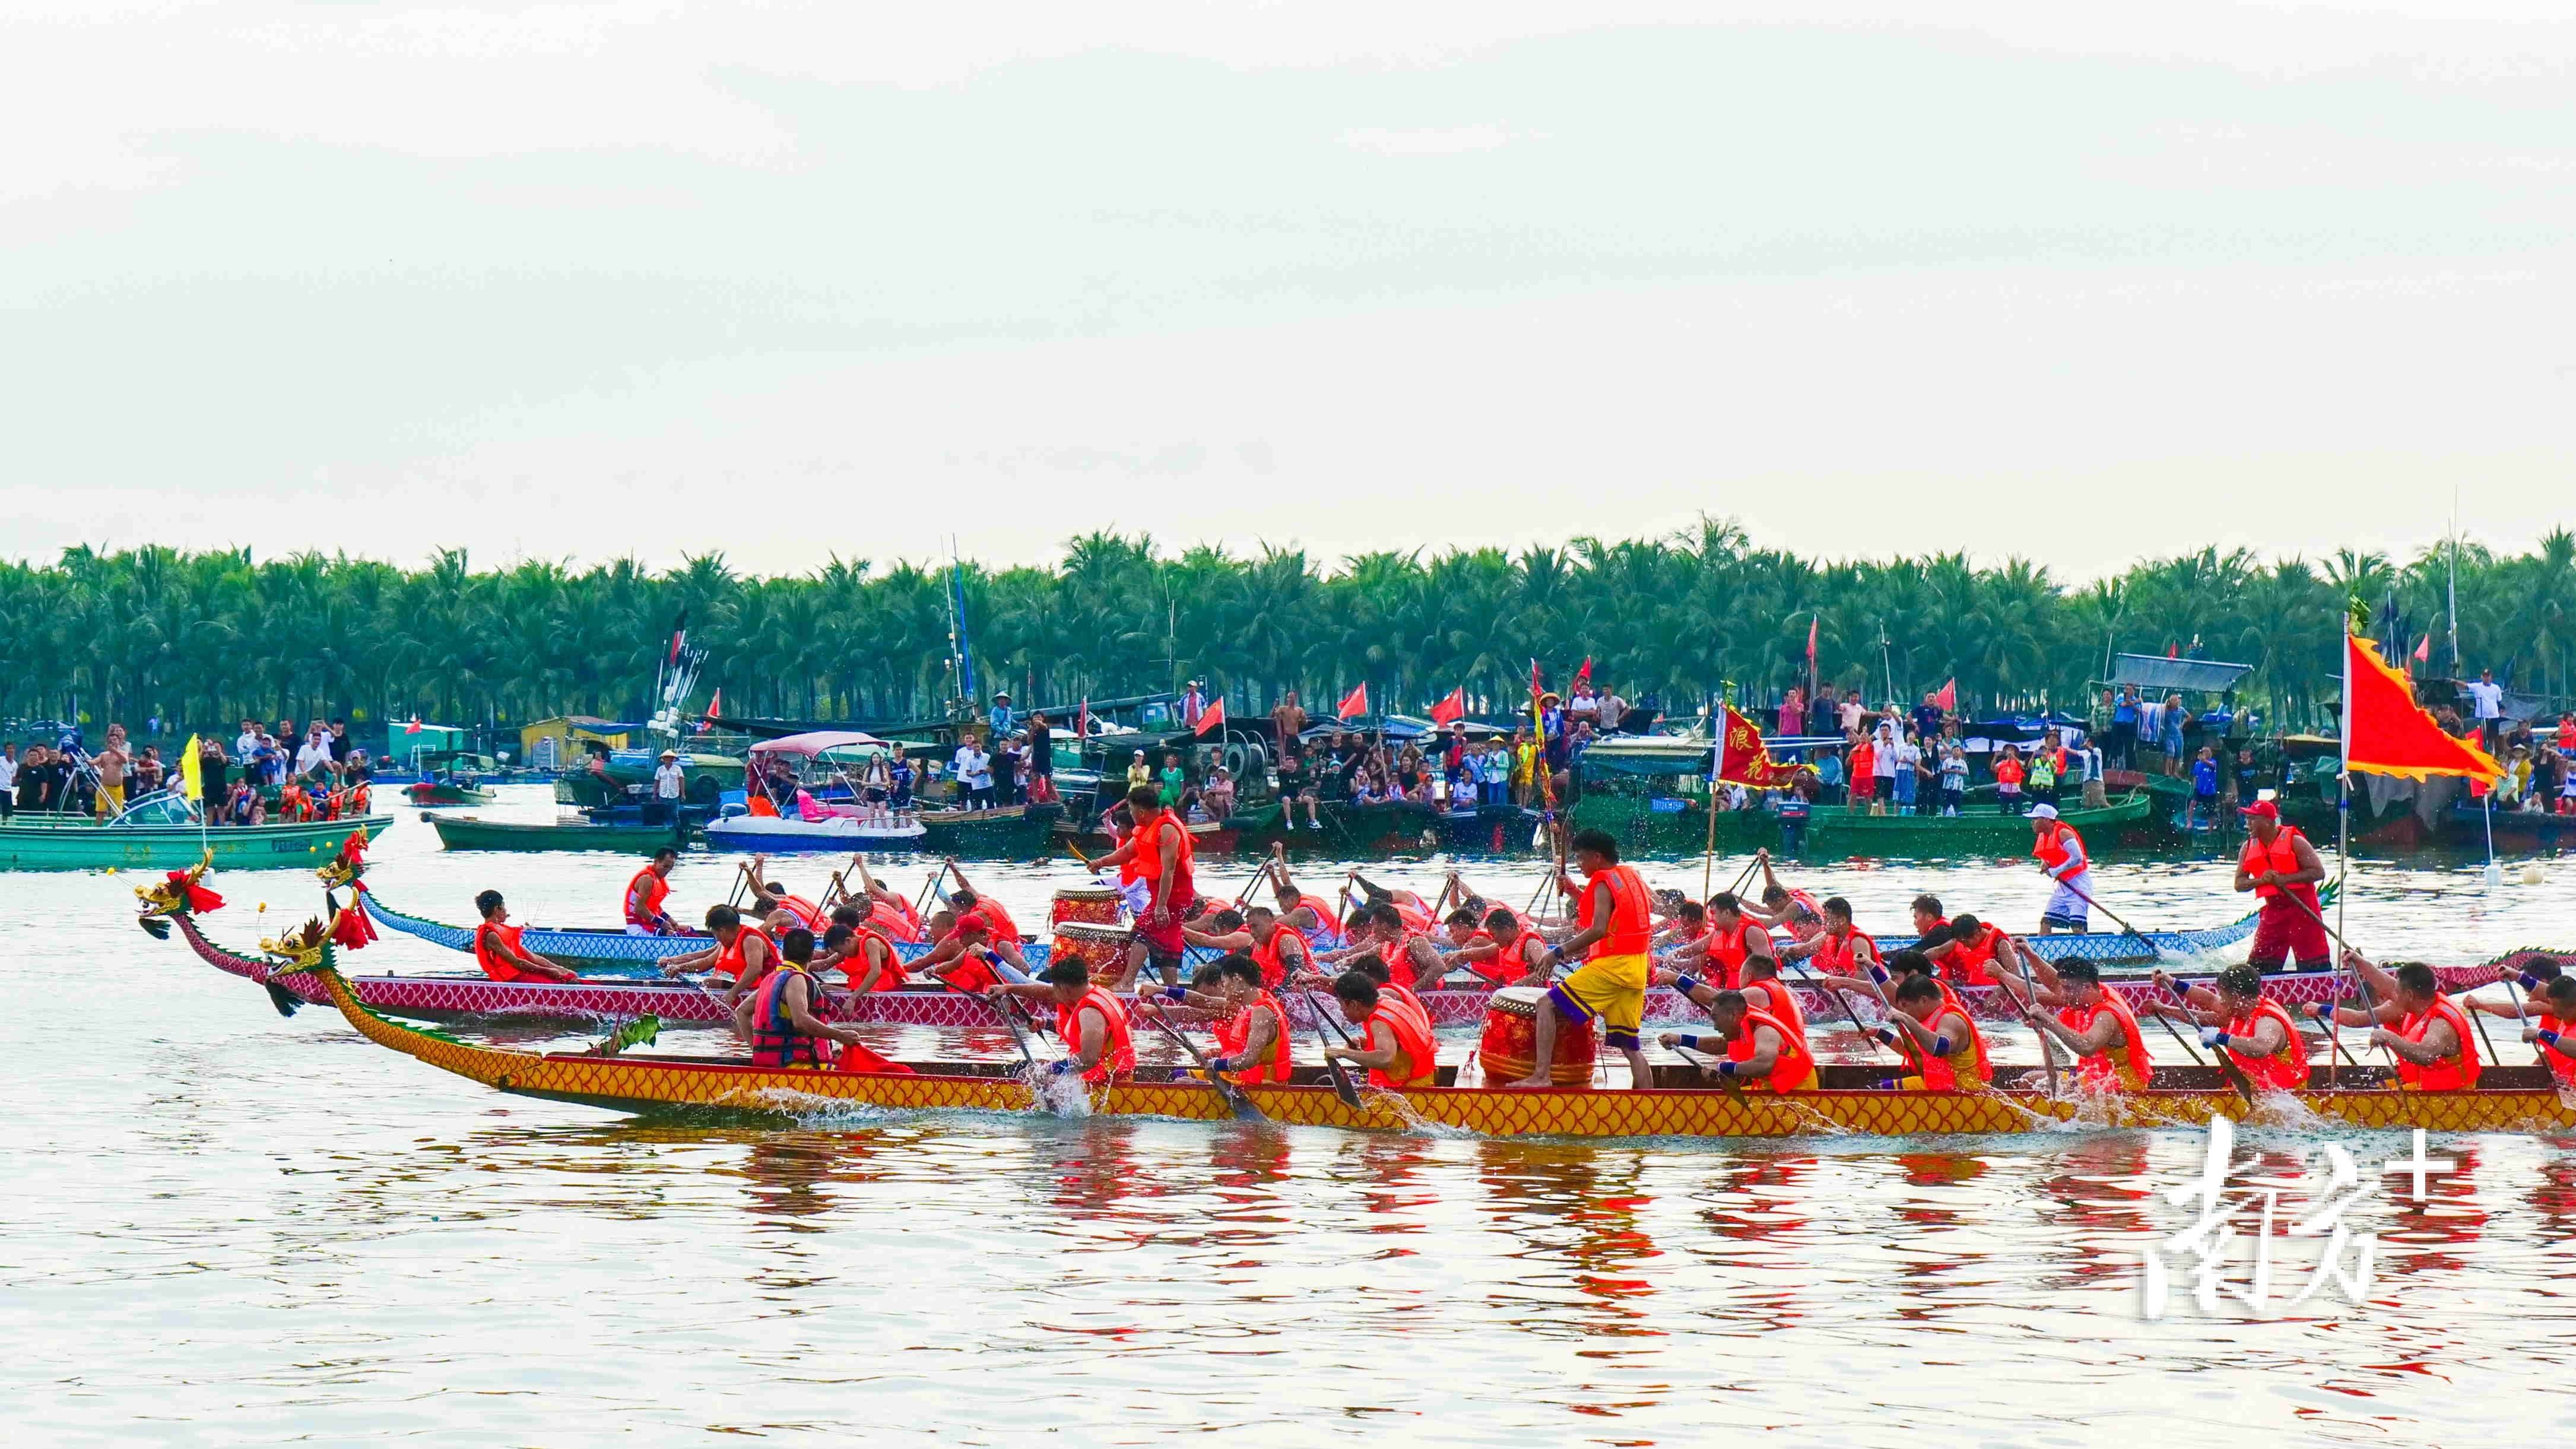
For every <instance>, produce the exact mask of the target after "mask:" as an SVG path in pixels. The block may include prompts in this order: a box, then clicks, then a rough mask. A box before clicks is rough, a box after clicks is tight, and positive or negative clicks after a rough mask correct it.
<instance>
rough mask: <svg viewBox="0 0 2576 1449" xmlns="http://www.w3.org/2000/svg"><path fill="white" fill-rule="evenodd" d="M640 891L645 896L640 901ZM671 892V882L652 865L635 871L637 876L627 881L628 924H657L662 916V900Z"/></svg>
mask: <svg viewBox="0 0 2576 1449" xmlns="http://www.w3.org/2000/svg"><path fill="white" fill-rule="evenodd" d="M639 892H641V893H642V896H643V899H642V900H640V901H639V900H637V899H636V896H637V893H639ZM670 894H671V883H670V882H669V881H666V880H664V879H662V876H661V873H660V872H658V871H656V870H654V869H653V868H652V867H651V866H649V865H648V866H646V867H645V868H644V869H642V870H639V871H637V872H635V878H634V879H633V880H630V881H628V882H627V883H626V924H628V925H630V926H651V925H654V924H656V923H657V922H658V921H659V920H660V919H661V916H662V902H663V901H664V900H665V899H667V898H668V897H669V896H670Z"/></svg>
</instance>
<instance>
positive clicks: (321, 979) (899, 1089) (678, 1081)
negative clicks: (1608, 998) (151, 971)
mask: <svg viewBox="0 0 2576 1449" xmlns="http://www.w3.org/2000/svg"><path fill="white" fill-rule="evenodd" d="M343 934H344V930H343V923H342V921H341V920H340V919H339V917H338V916H337V915H336V914H335V916H334V918H333V920H332V921H331V923H330V924H329V925H327V926H326V925H325V924H324V923H323V922H322V921H320V920H318V919H317V920H315V921H314V922H312V923H311V924H309V925H308V926H306V927H305V928H304V929H303V930H302V931H301V932H299V933H294V934H291V935H290V936H288V937H287V938H285V939H284V940H281V941H275V942H264V943H263V950H264V951H266V952H267V953H268V954H269V956H270V957H271V958H272V959H273V961H274V963H275V964H274V965H273V966H272V967H271V977H270V984H271V987H272V990H275V989H278V986H279V983H281V982H287V983H295V988H296V989H298V990H302V989H303V987H304V983H306V982H308V981H309V983H310V985H311V986H312V987H313V988H315V989H317V990H318V991H319V993H320V995H321V996H322V998H323V999H324V1000H326V1001H328V1002H329V1003H330V1004H331V1005H332V1006H333V1007H335V1008H337V1009H338V1011H339V1012H340V1014H341V1016H342V1018H343V1019H344V1020H346V1021H347V1022H348V1023H349V1025H350V1026H351V1027H353V1028H355V1029H356V1030H357V1032H358V1034H359V1035H361V1036H363V1037H365V1038H366V1039H367V1040H369V1041H372V1042H374V1043H376V1044H377V1045H379V1046H383V1047H387V1048H389V1049H391V1050H393V1051H396V1052H399V1053H401V1054H403V1055H405V1056H408V1057H411V1058H413V1059H415V1060H417V1061H421V1062H424V1063H426V1064H428V1065H430V1066H433V1067H437V1068H439V1069H440V1070H442V1071H446V1072H451V1073H453V1074H455V1075H457V1076H460V1077H464V1078H466V1079H467V1080H469V1081H474V1082H479V1083H481V1084H483V1085H485V1086H488V1087H491V1088H494V1089H496V1090H498V1091H502V1092H507V1093H511V1094H513V1095H516V1096H524V1097H539V1098H545V1099H548V1100H552V1101H560V1102H572V1103H578V1104H581V1105H584V1106H592V1107H601V1108H606V1109H608V1110H611V1111H621V1112H632V1113H657V1112H667V1111H692V1110H695V1111H713V1112H719V1113H727V1114H745V1115H754V1116H768V1117H785V1118H790V1119H795V1118H807V1117H812V1116H815V1115H817V1114H821V1113H828V1112H832V1111H836V1110H842V1109H846V1108H849V1107H868V1108H877V1109H885V1110H892V1111H923V1110H939V1111H957V1110H966V1111H982V1112H994V1113H1018V1114H1027V1113H1034V1112H1049V1113H1053V1112H1055V1111H1057V1110H1058V1108H1057V1107H1056V1106H1055V1105H1054V1104H1053V1103H1052V1102H1051V1101H1050V1100H1049V1099H1048V1098H1047V1097H1045V1096H1044V1095H1042V1094H1041V1092H1040V1091H1039V1089H1038V1088H1037V1086H1036V1085H1034V1082H1035V1080H1037V1074H1036V1073H1035V1072H1034V1071H1033V1070H1028V1069H1025V1068H1015V1067H1013V1066H1011V1065H1008V1064H992V1063H980V1062H957V1061H937V1062H927V1061H926V1062H920V1063H889V1064H887V1068H886V1069H882V1070H868V1071H842V1070H835V1069H828V1068H826V1069H820V1070H817V1069H794V1068H774V1067H761V1066H754V1065H751V1064H749V1063H746V1062H743V1061H739V1060H727V1059H723V1058H716V1057H700V1056H661V1055H650V1056H648V1055H640V1054H637V1053H635V1052H633V1051H632V1050H630V1048H631V1047H632V1046H633V1045H634V1044H636V1043H639V1042H650V1041H652V1040H653V1039H654V1038H655V1036H656V1035H657V1031H656V1028H657V1026H658V1023H656V1022H654V1021H653V1020H652V1019H651V1018H645V1019H643V1020H640V1021H637V1022H633V1023H629V1024H627V1025H625V1026H623V1027H621V1028H620V1029H619V1030H617V1031H614V1032H612V1033H611V1034H610V1035H609V1036H608V1038H607V1039H606V1040H604V1041H602V1042H599V1043H597V1044H595V1045H593V1046H592V1047H591V1048H589V1049H588V1050H586V1051H575V1052H537V1051H525V1050H519V1049H515V1048H508V1047H494V1046H482V1045H477V1044H474V1043H471V1042H467V1041H463V1040H461V1039H459V1038H457V1037H454V1036H451V1035H449V1034H447V1033H445V1032H441V1031H437V1030H435V1029H431V1028H426V1027H420V1026H414V1025H410V1024H407V1023H404V1022H400V1021H397V1020H395V1019H393V1018H392V1017H390V1016H388V1015H385V1014H383V1013H381V1012H378V1011H375V1010H373V1009H371V1008H369V1007H368V1006H367V1005H366V1003H365V1002H363V1001H361V1000H360V999H359V997H358V993H357V991H356V990H355V988H354V987H353V986H352V984H351V983H350V981H349V979H348V978H347V977H346V976H343V975H342V974H341V973H340V971H339V968H338V965H337V963H336V960H335V951H334V946H335V942H336V941H337V940H338V939H339V938H340V937H341V936H343ZM1657 1070H1658V1075H1657V1080H1656V1085H1654V1086H1653V1087H1650V1088H1648V1089H1645V1090H1630V1089H1626V1088H1621V1089H1617V1090H1594V1089H1591V1088H1588V1087H1559V1088H1548V1089H1542V1090H1537V1091H1520V1090H1512V1089H1508V1088H1500V1087H1491V1086H1476V1085H1467V1084H1463V1083H1462V1082H1461V1081H1460V1077H1461V1075H1462V1074H1461V1071H1460V1069H1458V1068H1455V1067H1444V1068H1441V1069H1440V1072H1439V1074H1438V1078H1437V1085H1434V1086H1428V1087H1414V1088H1407V1089H1404V1090H1400V1091H1398V1090H1388V1089H1374V1088H1373V1089H1369V1090H1368V1091H1366V1092H1365V1094H1354V1095H1355V1099H1356V1102H1357V1105H1351V1104H1350V1103H1347V1102H1345V1101H1344V1100H1343V1099H1342V1098H1341V1097H1340V1096H1338V1095H1337V1094H1336V1091H1335V1089H1334V1088H1332V1087H1330V1086H1327V1085H1324V1084H1323V1083H1321V1082H1320V1081H1317V1080H1314V1078H1315V1077H1317V1076H1318V1075H1319V1072H1318V1070H1317V1069H1313V1068H1309V1069H1305V1070H1302V1071H1300V1072H1299V1073H1298V1074H1297V1077H1296V1079H1295V1080H1293V1081H1292V1082H1291V1083H1289V1084H1285V1085H1276V1086H1246V1087H1239V1088H1237V1089H1236V1090H1237V1092H1238V1093H1239V1095H1240V1100H1241V1101H1242V1102H1244V1103H1248V1104H1249V1105H1248V1106H1244V1107H1238V1106H1235V1105H1233V1104H1232V1103H1230V1102H1229V1101H1228V1100H1227V1098H1225V1097H1223V1096H1220V1094H1219V1093H1218V1092H1217V1091H1215V1090H1213V1089H1212V1088H1211V1086H1210V1084H1209V1083H1208V1082H1206V1081H1205V1080H1203V1079H1201V1078H1199V1077H1196V1076H1194V1075H1191V1074H1189V1073H1187V1072H1186V1071H1184V1070H1181V1069H1178V1068H1173V1067H1164V1066H1150V1065H1140V1066H1139V1067H1138V1068H1137V1069H1136V1071H1135V1072H1133V1073H1132V1074H1128V1075H1125V1076H1122V1077H1120V1078H1118V1079H1117V1080H1115V1081H1113V1082H1111V1083H1108V1084H1106V1085H1104V1086H1101V1087H1096V1088H1093V1089H1091V1090H1090V1092H1089V1094H1088V1096H1087V1098H1086V1100H1084V1101H1083V1102H1081V1103H1078V1104H1069V1109H1070V1111H1071V1112H1072V1113H1074V1114H1079V1115H1093V1116H1109V1117H1161V1118H1177V1119H1182V1120H1198V1121H1219V1120H1226V1119H1229V1118H1233V1119H1241V1118H1244V1117H1246V1116H1258V1117H1259V1118H1262V1119H1266V1120H1267V1121H1268V1122H1271V1123H1275V1124H1281V1125H1292V1126H1312V1127H1339V1128H1347V1129H1361V1130H1377V1131H1412V1130H1422V1129H1426V1128H1427V1129H1434V1130H1443V1129H1445V1130H1452V1131H1468V1132H1474V1133H1478V1134H1480V1135H1484V1136H1491V1137H1541V1138H1612V1139H1615V1138H1656V1137H1707V1138H1735V1137H1795V1136H1804V1135H1847V1134H1852V1133H1865V1134H1869V1135H1873V1136H1889V1137H1903V1136H1920V1135H1926V1134H1949V1133H1999V1134H2000V1133H2027V1132H2040V1131H2051V1130H2065V1129H2081V1128H2085V1127H2101V1128H2113V1127H2148V1126H2184V1125H2197V1124H2201V1123H2206V1122H2208V1121H2209V1120H2210V1119H2211V1118H2213V1117H2217V1116H2227V1117H2230V1118H2237V1117H2246V1118H2248V1119H2249V1120H2253V1121H2257V1122H2261V1121H2278V1122H2281V1123H2284V1124H2299V1125H2314V1124H2317V1123H2331V1124H2335V1125H2339V1126H2344V1127H2358V1128H2381V1129H2398V1130H2403V1129H2407V1128H2422V1129H2424V1130H2426V1131H2433V1132H2509V1131H2533V1132H2542V1131H2564V1130H2567V1129H2569V1128H2571V1127H2576V1107H2571V1106H2570V1105H2569V1104H2567V1103H2566V1102H2563V1101H2562V1100H2561V1099H2560V1097H2559V1094H2558V1093H2557V1091H2556V1090H2555V1089H2554V1088H2553V1087H2552V1086H2550V1085H2549V1079H2548V1074H2547V1072H2546V1071H2545V1069H2543V1068H2540V1067H2536V1066H2534V1067H2498V1068H2490V1069H2489V1070H2488V1072H2487V1074H2486V1077H2485V1079H2484V1081H2483V1082H2482V1083H2481V1085H2480V1086H2479V1088H2478V1089H2477V1090H2475V1091H2469V1092H2450V1093H2422V1092H2406V1091H2398V1090H2393V1089H2391V1088H2390V1086H2389V1085H2388V1082H2387V1078H2386V1076H2385V1075H2384V1073H2383V1072H2382V1071H2381V1070H2380V1069H2376V1068H2364V1069H2360V1070H2358V1071H2352V1072H2349V1073H2348V1074H2347V1075H2345V1076H2344V1077H2343V1078H2342V1079H2341V1080H2342V1084H2341V1086H2340V1087H2338V1086H2335V1085H2329V1084H2328V1082H2327V1079H2326V1077H2325V1074H2324V1071H2323V1069H2319V1070H2318V1073H2317V1076H2316V1078H2315V1079H2314V1080H2313V1081H2312V1083H2311V1087H2310V1090H2307V1091H2303V1092H2296V1093H2285V1094H2280V1095H2279V1096H2276V1097H2270V1098H2257V1099H2254V1100H2253V1101H2252V1102H2251V1103H2250V1104H2249V1103H2248V1101H2247V1100H2246V1099H2245V1098H2242V1097H2240V1096H2238V1095H2237V1094H2236V1093H2235V1092H2234V1091H2232V1090H2230V1089H2228V1088H2227V1087H2225V1086H2224V1085H2223V1084H2221V1083H2220V1081H2219V1080H2218V1074H2217V1072H2216V1070H2215V1069H2214V1068H2191V1067H2180V1068H2160V1069H2158V1071H2157V1073H2156V1077H2155V1083H2154V1085H2153V1086H2152V1087H2151V1088H2150V1089H2149V1090H2147V1091H2144V1092H2139V1093H2134V1094H2129V1095H2125V1096H2117V1097H2052V1096H2048V1095H2045V1094H2043V1093H2040V1092H2037V1091H2032V1090H2027V1089H2023V1088H2018V1087H2013V1088H2005V1089H2002V1090H1989V1091H1976V1092H1893V1091H1885V1090H1873V1089H1872V1088H1871V1087H1870V1086H1869V1085H1868V1083H1869V1082H1870V1081H1872V1080H1873V1079H1875V1078H1877V1077H1880V1076H1882V1075H1883V1074H1884V1071H1885V1069H1884V1068H1866V1067H1847V1066H1839V1065H1837V1066H1829V1067H1824V1068H1821V1069H1820V1083H1821V1086H1820V1089H1819V1090H1816V1091H1811V1092H1799V1093H1794V1094H1791V1095H1787V1096H1776V1097H1775V1096H1768V1095H1752V1094H1743V1093H1739V1092H1735V1091H1730V1090H1727V1089H1725V1088H1723V1087H1718V1086H1703V1085H1684V1082H1685V1080H1686V1079H1688V1078H1693V1077H1695V1075H1696V1074H1695V1073H1692V1072H1690V1071H1689V1069H1687V1068H1682V1067H1664V1068H1658V1069H1657ZM2002 1070H2006V1071H2010V1070H2013V1069H2009V1068H2007V1069H2002ZM2020 1074H2023V1075H2026V1074H2028V1069H2021V1073H2020ZM2249 1106H2250V1109H2251V1110H2250V1111H2249V1110H2248V1109H2249Z"/></svg>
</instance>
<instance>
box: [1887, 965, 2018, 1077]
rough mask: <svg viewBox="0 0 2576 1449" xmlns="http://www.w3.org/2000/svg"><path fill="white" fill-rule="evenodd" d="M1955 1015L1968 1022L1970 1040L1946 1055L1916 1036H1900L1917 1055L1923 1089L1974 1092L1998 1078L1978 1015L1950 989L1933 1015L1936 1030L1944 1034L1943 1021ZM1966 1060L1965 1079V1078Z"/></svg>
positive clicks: (1913, 1055)
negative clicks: (1963, 1068) (1925, 1045)
mask: <svg viewBox="0 0 2576 1449" xmlns="http://www.w3.org/2000/svg"><path fill="white" fill-rule="evenodd" d="M1953 1016H1956V1017H1957V1018H1959V1019H1960V1020H1961V1021H1964V1022H1966V1023H1967V1024H1968V1043H1967V1048H1966V1049H1965V1050H1963V1051H1956V1052H1952V1053H1951V1054H1950V1055H1948V1056H1946V1057H1936V1056H1934V1055H1932V1053H1930V1052H1929V1051H1926V1050H1924V1048H1923V1045H1922V1043H1920V1042H1917V1041H1916V1040H1915V1039H1914V1038H1913V1037H1912V1036H1905V1037H1902V1038H1900V1039H1899V1040H1900V1042H1901V1043H1902V1045H1903V1046H1904V1048H1905V1054H1906V1055H1907V1056H1909V1057H1911V1058H1913V1059H1914V1069H1915V1072H1916V1074H1917V1075H1919V1076H1921V1077H1922V1078H1923V1090H1925V1091H1927V1092H1960V1091H1968V1092H1973V1091H1975V1090H1977V1089H1978V1088H1979V1087H1982V1086H1984V1085H1985V1084H1986V1083H1989V1082H1992V1081H1993V1080H1994V1079H1995V1064H1994V1062H1993V1061H1992V1060H1990V1059H1989V1058H1988V1057H1987V1055H1986V1037H1985V1033H1983V1032H1981V1031H1979V1030H1977V1019H1976V1018H1975V1017H1973V1016H1970V1015H1969V1014H1968V1012H1967V1010H1966V1009H1965V1008H1964V1007H1962V1006H1960V1005H1959V1002H1958V999H1957V998H1956V997H1953V996H1951V995H1950V994H1949V993H1948V992H1947V991H1946V990H1945V991H1944V992H1943V993H1942V997H1941V1010H1940V1011H1939V1012H1938V1013H1937V1014H1935V1015H1934V1016H1933V1018H1932V1020H1933V1022H1934V1023H1935V1024H1934V1026H1933V1029H1932V1034H1933V1035H1934V1036H1939V1035H1941V1034H1942V1032H1941V1028H1940V1026H1939V1023H1941V1022H1946V1021H1948V1020H1949V1019H1950V1018H1951V1017H1953ZM1963 1062H1964V1063H1965V1064H1966V1079H1965V1081H1964V1082H1963V1081H1962V1078H1961V1063H1963Z"/></svg>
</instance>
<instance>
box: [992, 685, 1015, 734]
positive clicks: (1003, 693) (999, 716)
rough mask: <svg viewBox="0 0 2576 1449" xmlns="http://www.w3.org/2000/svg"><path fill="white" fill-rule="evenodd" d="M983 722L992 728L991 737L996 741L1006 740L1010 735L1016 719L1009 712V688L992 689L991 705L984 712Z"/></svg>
mask: <svg viewBox="0 0 2576 1449" xmlns="http://www.w3.org/2000/svg"><path fill="white" fill-rule="evenodd" d="M984 723H985V724H986V725H987V726H989V727H990V728H991V729H992V732H993V736H992V737H993V739H994V741H995V742H996V743H998V742H1000V741H1002V740H1007V739H1009V738H1010V737H1011V730H1012V728H1013V727H1014V726H1015V725H1016V724H1017V723H1018V720H1017V717H1016V716H1014V715H1013V714H1012V712H1011V692H1010V691H1009V690H1007V689H997V690H994V691H993V707H992V708H991V709H990V710H988V711H986V712H985V715H984Z"/></svg>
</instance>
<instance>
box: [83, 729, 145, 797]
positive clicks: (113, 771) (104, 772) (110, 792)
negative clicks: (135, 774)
mask: <svg viewBox="0 0 2576 1449" xmlns="http://www.w3.org/2000/svg"><path fill="white" fill-rule="evenodd" d="M89 763H90V768H91V769H93V770H96V771H97V772H98V802H97V811H98V813H99V815H100V816H101V817H108V816H113V815H116V814H117V813H119V812H120V811H122V810H124V809H125V771H126V769H127V767H129V766H131V765H132V764H133V763H134V754H133V752H132V751H131V750H130V749H128V748H127V747H126V743H125V726H123V725H121V724H112V725H109V726H108V727H107V743H105V744H103V745H101V746H99V748H98V753H97V754H94V755H92V756H90V757H89Z"/></svg>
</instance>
